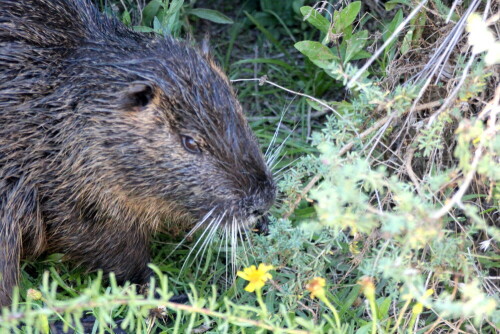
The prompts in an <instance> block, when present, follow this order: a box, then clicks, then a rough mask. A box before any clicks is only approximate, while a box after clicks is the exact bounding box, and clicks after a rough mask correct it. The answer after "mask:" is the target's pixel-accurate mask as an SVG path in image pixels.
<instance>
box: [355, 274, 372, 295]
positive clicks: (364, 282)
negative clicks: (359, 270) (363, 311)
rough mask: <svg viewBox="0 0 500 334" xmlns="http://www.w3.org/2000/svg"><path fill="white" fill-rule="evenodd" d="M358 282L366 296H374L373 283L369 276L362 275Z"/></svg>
mask: <svg viewBox="0 0 500 334" xmlns="http://www.w3.org/2000/svg"><path fill="white" fill-rule="evenodd" d="M358 284H359V285H361V290H362V291H363V293H364V294H365V296H366V298H368V299H370V298H375V283H374V282H373V278H371V277H367V276H365V277H362V278H361V279H360V280H359V281H358Z"/></svg>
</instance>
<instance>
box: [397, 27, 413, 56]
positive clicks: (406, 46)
mask: <svg viewBox="0 0 500 334" xmlns="http://www.w3.org/2000/svg"><path fill="white" fill-rule="evenodd" d="M412 40H413V29H411V30H410V31H408V32H407V33H406V35H405V37H404V38H403V43H401V48H400V51H401V54H402V55H404V54H405V53H407V52H408V51H409V50H410V48H411V42H412Z"/></svg>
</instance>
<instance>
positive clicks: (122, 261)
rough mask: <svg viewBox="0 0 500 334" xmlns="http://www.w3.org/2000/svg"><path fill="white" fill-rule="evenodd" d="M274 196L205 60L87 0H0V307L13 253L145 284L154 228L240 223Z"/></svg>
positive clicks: (247, 134) (233, 104)
mask: <svg viewBox="0 0 500 334" xmlns="http://www.w3.org/2000/svg"><path fill="white" fill-rule="evenodd" d="M182 135H187V136H191V137H192V138H194V139H195V140H196V141H197V143H198V145H199V147H200V149H201V153H190V152H188V151H187V150H186V149H185V148H184V147H183V145H182V141H181V136H182ZM274 193H275V186H274V183H273V180H272V177H271V174H270V172H269V170H268V168H267V167H266V165H265V162H264V160H263V157H262V154H261V152H260V150H259V148H258V145H257V143H256V140H255V138H254V136H253V134H252V133H251V131H250V129H249V127H248V124H247V122H246V120H245V118H244V115H243V113H242V111H241V107H240V105H239V104H238V102H237V100H236V98H235V95H234V92H233V90H232V89H231V87H230V84H229V81H228V79H227V78H226V77H225V76H224V74H223V73H222V71H221V70H220V69H219V68H218V67H217V66H216V65H215V64H214V62H213V61H212V59H211V58H210V57H208V56H206V55H204V54H202V53H201V52H200V51H199V50H197V49H195V48H193V47H190V46H189V45H187V44H186V43H182V42H179V41H175V40H173V39H171V38H155V37H152V36H146V35H142V34H138V33H135V32H133V31H131V30H129V29H127V28H126V27H124V26H123V25H121V24H120V23H119V22H117V21H116V20H114V19H110V18H106V17H104V16H103V15H101V14H100V13H98V11H97V10H96V9H95V8H94V7H93V6H92V4H91V3H90V1H89V0H0V306H3V305H8V304H9V303H10V298H11V291H12V288H13V286H15V285H16V284H17V282H18V276H19V262H20V260H21V259H23V258H36V257H38V256H40V255H41V254H43V253H50V252H61V253H64V254H65V255H66V258H67V259H69V260H71V261H72V262H74V263H75V264H77V265H82V266H84V267H86V268H88V269H89V270H95V269H103V270H104V271H105V272H110V271H113V272H115V274H116V276H117V278H118V279H119V280H120V281H125V280H129V281H131V282H134V283H144V282H145V281H146V280H147V279H148V277H149V275H150V270H149V269H148V267H147V264H148V262H149V260H150V256H149V249H148V248H149V247H148V244H149V241H150V238H151V236H152V234H153V233H154V232H155V231H157V230H159V229H163V230H168V227H169V224H171V225H175V226H174V227H175V228H176V229H179V228H180V227H181V228H182V229H184V228H188V227H190V226H192V225H193V224H194V223H196V221H199V220H200V219H202V218H203V217H204V215H205V214H207V212H210V211H211V210H212V209H213V214H212V217H213V218H217V217H220V216H222V215H224V221H226V220H227V222H231V221H232V220H233V219H236V220H237V221H238V222H241V224H246V223H247V222H248V221H254V220H255V218H256V217H258V216H259V215H261V214H263V213H264V212H265V211H266V210H267V209H268V208H269V206H270V205H271V203H272V202H273V200H274Z"/></svg>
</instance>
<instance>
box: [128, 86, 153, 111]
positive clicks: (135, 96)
mask: <svg viewBox="0 0 500 334" xmlns="http://www.w3.org/2000/svg"><path fill="white" fill-rule="evenodd" d="M154 94H155V92H154V89H153V87H152V86H151V84H149V83H147V82H142V81H138V82H134V83H132V84H131V85H130V86H128V87H127V89H126V90H125V92H124V94H123V96H122V105H123V108H124V109H125V110H130V111H141V110H143V109H144V108H146V107H147V106H148V105H149V104H150V103H151V101H152V100H153V97H154Z"/></svg>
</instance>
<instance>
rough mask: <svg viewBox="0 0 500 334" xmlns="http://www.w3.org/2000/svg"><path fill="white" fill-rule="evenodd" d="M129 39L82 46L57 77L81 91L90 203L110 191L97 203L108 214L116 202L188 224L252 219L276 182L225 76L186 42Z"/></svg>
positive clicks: (269, 199)
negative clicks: (126, 42) (117, 44)
mask: <svg viewBox="0 0 500 334" xmlns="http://www.w3.org/2000/svg"><path fill="white" fill-rule="evenodd" d="M130 43H131V46H130V47H127V48H124V47H123V41H122V42H121V45H120V48H116V47H115V46H113V45H112V44H109V45H108V46H99V47H98V48H96V47H95V45H94V44H89V45H84V46H81V47H79V49H78V51H77V52H74V54H73V55H72V57H71V58H70V59H68V60H67V63H66V64H65V70H64V71H63V73H62V74H61V75H60V77H62V78H64V77H67V78H69V79H68V80H72V82H71V87H77V88H75V89H77V90H78V91H77V92H74V91H72V92H68V93H62V92H59V94H61V95H69V96H78V101H76V102H75V101H73V106H72V107H73V108H74V110H75V111H76V115H77V118H78V119H79V121H81V122H82V123H83V124H85V125H84V129H81V130H78V131H79V132H80V133H79V134H78V135H77V136H76V137H78V138H77V140H78V141H80V142H81V141H82V136H83V137H84V138H83V142H84V143H86V148H85V149H83V150H82V149H80V150H79V152H80V154H81V156H80V157H78V159H77V160H76V163H80V164H85V166H86V174H87V175H88V179H91V180H98V183H96V184H94V188H93V189H98V192H99V193H98V194H87V195H86V196H84V198H85V200H89V199H90V200H93V198H92V197H100V196H107V199H105V198H99V200H97V201H95V202H97V203H98V205H100V206H102V207H101V209H103V210H107V211H108V213H109V212H114V211H116V209H115V208H110V207H108V206H113V207H116V204H120V205H122V209H121V210H122V211H126V212H128V213H130V214H131V216H132V217H133V216H134V213H139V212H140V211H141V212H143V215H142V218H147V217H148V216H150V217H151V218H153V219H152V220H153V221H156V222H158V221H164V220H170V221H172V220H175V221H180V222H182V223H184V224H187V225H183V226H186V227H188V226H192V224H195V223H196V222H200V221H202V220H203V219H205V221H206V224H208V223H209V222H213V221H215V222H216V223H217V224H218V226H224V225H226V224H229V223H231V224H232V223H233V222H236V223H238V224H239V225H240V226H241V225H244V226H248V225H250V224H252V223H254V222H255V221H256V219H257V218H259V217H260V216H262V215H263V214H264V213H265V212H266V211H267V210H268V209H269V207H270V206H271V205H272V203H273V201H274V198H275V191H276V188H275V184H274V181H273V178H272V175H271V172H270V171H269V169H268V167H267V166H266V163H265V161H264V159H263V155H262V153H261V151H260V149H259V145H258V143H257V141H256V139H255V137H254V135H253V133H252V131H251V130H250V128H249V126H248V123H247V121H246V119H245V116H244V115H243V112H242V108H241V106H240V104H239V103H238V101H237V99H236V96H235V93H234V92H233V90H232V88H231V86H230V83H229V81H228V79H227V78H226V76H225V75H224V74H223V73H222V72H221V70H220V69H219V68H218V67H217V66H216V65H215V64H214V62H213V61H212V60H211V59H210V57H208V56H206V55H204V54H203V53H201V52H200V51H198V50H197V49H195V48H193V47H190V46H189V45H187V44H186V43H181V42H178V41H175V40H173V39H170V38H166V39H152V40H148V41H147V42H137V41H135V40H134V41H131V42H130ZM75 67H78V69H75ZM71 73H78V76H77V77H74V76H72V75H71ZM64 86H66V87H69V86H70V85H62V87H64ZM65 105H66V106H67V105H68V103H66V104H65ZM89 143H91V144H92V147H91V148H90V147H89ZM80 145H81V144H80ZM89 160H90V161H89ZM85 161H86V163H84V162H85ZM89 162H90V163H89ZM89 166H92V168H90V167H89ZM75 169H78V166H77V168H75ZM79 178H81V176H79ZM86 189H90V186H89V185H88V184H87V185H86ZM91 192H92V190H91ZM110 198H111V199H112V200H110ZM115 201H116V203H115ZM93 204H95V203H93ZM145 208H146V209H145ZM155 224H156V223H155ZM200 227H202V226H200Z"/></svg>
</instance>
